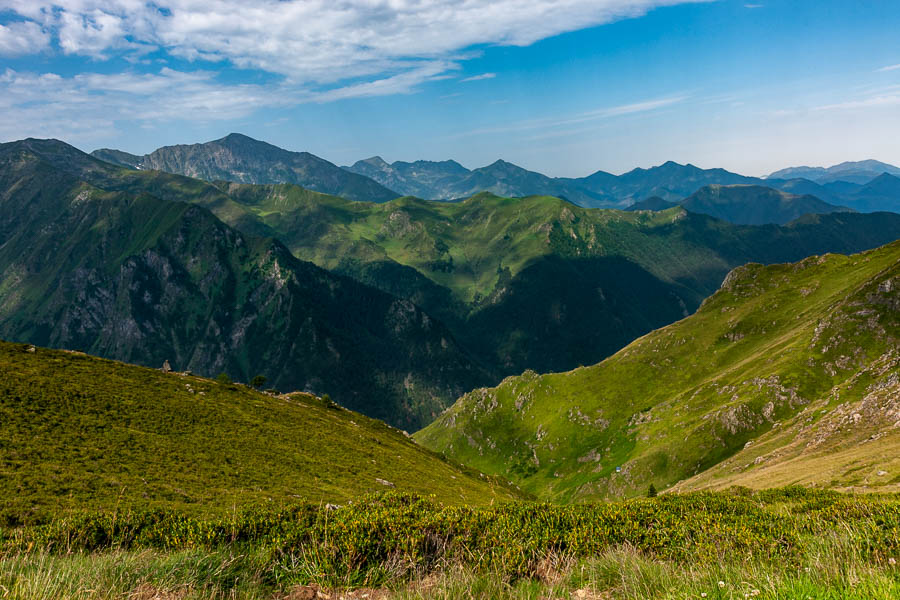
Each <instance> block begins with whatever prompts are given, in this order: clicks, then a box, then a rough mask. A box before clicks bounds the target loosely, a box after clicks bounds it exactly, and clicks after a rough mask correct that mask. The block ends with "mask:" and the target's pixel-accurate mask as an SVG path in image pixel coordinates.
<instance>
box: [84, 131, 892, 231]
mask: <svg viewBox="0 0 900 600" xmlns="http://www.w3.org/2000/svg"><path fill="white" fill-rule="evenodd" d="M93 155H94V156H95V157H96V158H100V159H102V160H106V161H108V162H112V163H115V164H119V165H123V166H128V167H131V168H139V169H156V170H161V171H166V172H170V173H177V174H182V175H188V176H191V177H198V178H201V179H205V180H207V181H230V182H236V183H255V184H273V183H294V184H297V185H301V186H302V187H305V188H307V189H311V190H314V191H319V192H323V193H327V194H332V195H337V196H342V197H345V198H348V199H351V200H368V201H372V202H383V201H386V200H390V199H392V198H396V197H397V196H401V195H404V196H415V197H419V198H424V199H427V200H459V199H463V198H469V197H471V196H473V195H475V194H478V193H480V192H484V191H487V192H491V193H493V194H496V195H500V196H508V197H524V196H533V195H546V196H555V197H559V198H564V199H566V200H569V201H570V202H572V203H574V204H577V205H579V206H584V207H606V208H625V207H627V206H629V205H631V204H634V203H635V202H641V201H643V200H646V199H647V198H650V197H653V196H658V197H660V198H662V199H664V200H667V201H670V202H679V201H681V200H683V199H684V198H687V197H688V196H690V195H692V194H694V193H695V192H697V191H698V190H699V189H701V188H703V187H705V186H710V185H720V186H731V185H754V186H764V187H768V188H774V189H778V190H781V191H784V192H787V193H790V194H796V195H812V196H815V197H816V198H818V199H819V200H821V201H823V202H826V203H829V204H834V205H838V206H845V207H849V208H852V209H854V210H859V211H865V212H873V211H879V210H890V211H895V212H896V211H900V196H898V195H897V194H896V192H895V190H894V189H884V186H879V187H877V189H873V188H869V189H863V188H864V186H866V184H869V183H870V182H871V181H872V180H874V179H875V178H876V177H878V176H879V175H881V174H882V173H884V172H886V173H888V174H889V175H891V176H892V177H893V178H894V179H896V183H900V178H897V177H896V176H897V175H898V174H900V169H898V168H896V167H892V166H891V165H887V164H885V163H878V162H877V161H863V162H861V163H846V164H845V165H844V166H840V165H839V166H838V167H840V169H838V167H833V169H838V173H843V172H847V173H855V175H854V176H852V177H848V179H840V178H836V179H835V178H832V179H829V180H827V181H826V180H823V181H822V182H818V181H813V180H810V179H804V178H802V177H801V175H802V174H803V173H807V174H810V176H814V175H815V173H817V172H815V173H813V172H808V171H803V170H802V169H806V168H797V169H801V170H796V171H795V170H792V169H787V170H783V171H780V172H778V173H776V174H779V175H780V176H779V177H775V176H774V175H776V174H773V175H770V176H769V177H768V178H765V179H762V178H757V177H747V176H744V175H740V174H737V173H732V172H729V171H726V170H725V169H701V168H699V167H696V166H694V165H690V164H688V165H681V164H678V163H675V162H672V161H669V162H666V163H664V164H662V165H659V166H655V167H652V168H649V169H642V168H638V169H633V170H632V171H629V172H627V173H624V174H622V175H613V174H611V173H607V172H605V171H597V172H595V173H593V174H591V175H588V176H586V177H578V178H571V177H548V176H546V175H543V174H541V173H538V172H535V171H529V170H527V169H523V168H521V167H519V166H516V165H514V164H512V163H509V162H507V161H504V160H498V161H496V162H494V163H492V164H490V165H487V166H484V167H480V168H477V169H473V170H469V169H467V168H465V167H463V166H462V165H461V164H459V163H458V162H455V161H452V160H445V161H425V160H419V161H414V162H402V161H397V162H394V163H388V162H386V161H385V160H383V159H382V158H380V157H378V156H375V157H372V158H369V159H366V160H360V161H357V162H356V163H354V164H353V165H351V166H348V167H343V168H338V167H337V166H335V165H333V164H332V163H329V162H328V161H326V160H324V159H321V158H318V157H316V156H314V155H312V154H309V153H306V152H290V151H287V150H283V149H281V148H278V147H276V146H273V145H271V144H267V143H265V142H261V141H257V140H254V139H252V138H249V137H247V136H244V135H241V134H235V133H233V134H230V135H228V136H226V137H224V138H222V139H220V140H215V141H212V142H206V143H202V144H192V145H181V146H166V147H163V148H160V149H158V150H155V151H154V152H151V153H150V154H148V155H144V156H135V155H132V154H128V153H126V152H122V151H120V150H112V149H101V150H96V151H94V152H93ZM841 169H843V170H841ZM860 169H863V170H865V169H870V170H868V171H865V172H866V173H869V174H870V175H871V176H870V177H865V178H861V177H859V175H858V173H859V170H860ZM879 169H883V170H882V171H879ZM341 171H343V173H341ZM876 171H877V172H876ZM798 174H799V175H798ZM835 177H837V175H835ZM773 222H775V221H773Z"/></svg>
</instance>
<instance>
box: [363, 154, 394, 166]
mask: <svg viewBox="0 0 900 600" xmlns="http://www.w3.org/2000/svg"><path fill="white" fill-rule="evenodd" d="M357 164H365V165H370V166H373V167H377V168H379V169H387V168H390V166H391V164H390V163H389V162H388V161H386V160H384V159H383V158H381V157H380V156H378V155H377V154H376V155H375V156H372V157H370V158H364V159H362V160H360V161H357Z"/></svg>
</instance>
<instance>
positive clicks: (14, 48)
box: [0, 21, 50, 56]
mask: <svg viewBox="0 0 900 600" xmlns="http://www.w3.org/2000/svg"><path fill="white" fill-rule="evenodd" d="M49 47H50V35H49V34H48V33H47V32H45V31H43V30H42V29H41V26H40V25H38V24H37V23H33V22H31V21H22V22H16V23H10V24H8V25H3V24H0V56H19V55H22V54H36V53H38V52H43V51H44V50H46V49H47V48H49Z"/></svg>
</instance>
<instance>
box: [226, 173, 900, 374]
mask: <svg viewBox="0 0 900 600" xmlns="http://www.w3.org/2000/svg"><path fill="white" fill-rule="evenodd" d="M220 188H221V190H222V192H223V193H225V194H226V195H227V196H228V198H229V199H230V202H231V203H230V204H227V205H226V204H220V202H219V200H216V201H215V204H210V205H209V206H210V208H211V209H212V210H213V211H214V212H216V214H218V215H219V216H220V217H221V218H223V219H224V220H226V221H228V222H233V223H234V224H235V226H237V227H242V225H241V222H246V221H247V220H248V219H255V220H256V223H257V226H262V227H265V228H267V229H268V230H269V231H271V232H272V234H273V235H276V236H277V237H278V238H279V239H280V240H282V241H283V242H284V243H285V244H286V245H287V246H288V247H289V248H290V249H291V251H292V252H293V253H294V255H295V256H298V257H300V258H302V259H304V260H310V261H312V262H315V263H316V264H318V265H320V266H323V267H325V268H328V269H332V270H335V271H338V272H341V273H344V274H347V275H349V276H351V277H354V278H356V279H359V280H361V281H364V282H365V283H367V284H370V285H374V286H376V287H378V288H380V289H382V290H384V291H387V292H389V293H391V294H393V295H396V296H399V297H403V298H407V299H410V300H411V301H413V302H414V303H416V304H417V305H419V306H422V307H423V308H424V309H425V310H426V311H427V312H428V313H429V314H432V315H435V316H437V317H438V318H440V319H441V321H443V322H444V323H446V324H447V325H448V327H450V329H451V330H452V331H453V332H454V335H455V337H456V339H458V340H459V341H460V342H461V343H462V344H463V345H464V346H466V347H467V348H469V349H470V351H471V352H472V353H473V354H475V355H476V356H478V357H479V358H480V360H481V362H482V364H484V365H485V366H487V367H488V368H489V369H491V370H492V371H493V372H494V373H497V374H500V375H509V374H514V373H516V374H517V373H521V372H522V371H523V370H525V369H527V368H532V369H535V370H540V371H559V370H567V369H571V368H573V367H575V366H578V365H579V364H592V363H595V362H597V361H599V360H602V359H603V358H605V357H606V356H608V355H610V354H611V353H613V352H615V351H616V350H618V349H619V348H621V347H622V346H624V345H625V344H627V343H628V342H630V341H631V340H633V339H634V338H636V337H638V336H640V335H643V334H645V333H647V332H648V331H651V330H652V329H654V328H657V327H661V326H663V325H666V324H668V323H671V322H672V321H675V320H677V319H680V318H682V317H684V316H686V315H687V314H689V313H690V312H692V311H694V310H695V309H696V308H697V307H698V306H699V305H700V302H701V301H702V300H703V298H705V297H706V296H708V295H709V294H711V293H713V292H714V291H715V290H716V289H717V288H718V287H719V285H720V284H721V282H722V279H723V278H724V277H725V275H726V274H727V273H728V271H729V270H730V269H732V268H734V267H735V266H737V265H740V264H743V263H746V262H749V261H757V262H765V263H771V262H784V261H790V260H799V259H800V258H803V257H805V256H809V255H811V254H817V253H823V252H858V251H860V250H864V249H868V248H871V247H874V246H877V245H880V244H884V243H887V242H890V241H893V240H895V239H897V238H898V237H900V215H892V214H880V215H856V214H834V215H817V216H809V217H804V218H803V219H800V220H798V221H796V222H794V223H791V224H790V225H787V226H783V227H776V226H763V227H750V226H737V225H731V224H729V223H724V222H722V221H718V220H715V219H713V218H710V217H708V216H705V215H698V214H692V213H689V212H685V211H684V210H682V209H680V208H674V209H671V210H667V211H663V212H658V213H636V212H625V211H617V210H602V209H585V208H580V207H577V206H575V205H573V204H571V203H569V202H566V201H565V200H561V199H558V198H551V197H546V196H533V197H527V198H515V199H513V198H501V197H498V196H493V195H490V194H479V195H477V196H473V197H472V198H469V199H467V200H464V201H462V202H456V203H443V202H429V201H424V200H418V199H415V198H401V199H398V200H394V201H391V202H387V203H383V204H372V203H365V202H349V201H347V200H343V199H340V198H335V197H329V196H325V195H322V194H316V193H314V192H310V191H308V190H304V189H302V188H298V187H296V186H289V185H280V186H248V185H238V184H224V183H223V184H220ZM235 205H236V206H237V207H238V208H237V209H236V208H234V206H235ZM220 207H221V208H220Z"/></svg>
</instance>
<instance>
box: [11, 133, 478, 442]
mask: <svg viewBox="0 0 900 600" xmlns="http://www.w3.org/2000/svg"><path fill="white" fill-rule="evenodd" d="M72 150H73V151H74V149H72ZM0 211H2V213H3V214H4V215H8V218H5V219H4V220H3V222H2V223H0V266H2V273H3V276H2V278H0V306H2V310H0V336H2V337H5V338H7V339H12V340H17V341H28V342H31V343H35V344H40V345H47V346H55V347H62V348H70V349H78V350H84V351H90V352H93V353H96V354H100V355H103V356H106V357H111V358H116V359H120V360H126V361H130V362H136V363H139V364H145V365H151V366H159V365H161V364H162V363H163V361H164V360H169V361H171V362H172V364H173V366H174V367H175V368H176V369H190V370H193V371H196V372H198V373H201V374H205V375H215V374H217V373H219V372H222V371H225V372H228V373H230V374H231V375H232V377H236V378H239V379H243V380H248V379H249V378H250V377H252V376H253V375H255V374H257V373H262V374H264V375H266V376H267V378H268V379H269V381H270V382H271V383H272V384H273V385H275V386H276V387H278V388H280V389H284V390H290V389H302V390H308V391H313V392H317V393H326V392H327V393H330V394H331V395H333V396H334V397H335V399H336V400H338V401H340V402H342V403H344V404H345V405H347V406H349V407H352V408H355V409H359V410H361V411H362V412H365V413H367V414H369V415H372V416H376V417H379V418H382V419H385V420H387V421H389V422H392V423H395V424H398V425H401V426H403V427H408V428H414V427H416V426H418V425H420V424H422V423H424V422H427V421H428V420H430V419H431V418H432V417H433V415H434V414H436V412H438V411H440V410H441V408H443V406H445V405H446V403H448V402H449V400H451V399H452V398H453V397H455V395H457V394H460V393H462V392H463V391H465V390H466V389H470V386H471V385H473V384H477V382H478V381H482V382H483V381H484V374H483V373H482V372H481V371H480V370H479V369H478V368H476V367H475V366H474V365H473V363H472V361H471V360H470V359H469V358H468V357H467V355H466V353H465V352H463V351H462V350H460V348H459V347H458V345H457V344H456V342H455V341H454V338H453V336H452V335H451V334H450V332H449V331H448V330H447V329H446V328H445V327H444V326H443V325H442V324H441V323H440V322H439V321H436V320H435V319H433V318H431V317H430V316H428V315H427V314H425V313H424V312H422V311H421V310H420V309H419V308H418V307H416V306H415V305H413V304H412V303H411V302H409V301H408V300H402V299H398V298H395V297H393V296H390V295H388V294H386V293H383V292H380V291H378V290H375V289H374V288H371V287H368V286H366V285H363V284H361V283H358V282H356V281H353V280H351V279H349V278H346V277H342V276H338V275H334V274H332V273H329V272H327V271H325V270H323V269H321V268H319V267H316V266H314V265H312V264H311V263H306V262H303V261H299V260H297V259H296V258H294V257H293V256H292V255H291V254H290V252H289V251H288V250H287V249H286V248H285V247H284V246H283V245H281V244H280V243H278V242H277V241H273V240H271V239H263V238H254V237H248V236H246V235H244V234H242V233H240V232H238V231H236V230H234V229H232V228H230V227H228V226H227V225H225V224H223V223H222V222H221V221H219V220H218V219H216V218H215V217H214V216H213V215H212V214H210V213H209V212H208V211H207V210H205V209H203V208H200V207H198V206H192V205H189V204H183V203H175V202H166V201H163V200H160V199H158V198H155V197H153V196H149V195H141V196H136V197H135V196H131V195H129V194H126V193H124V192H117V191H112V192H111V191H106V190H103V189H100V188H96V187H93V186H91V185H89V184H87V183H84V182H83V181H79V180H78V179H77V178H75V177H73V176H72V175H69V174H67V173H63V172H60V171H59V170H58V169H56V168H55V167H54V166H52V165H50V164H48V163H47V162H46V161H45V160H43V159H42V158H41V157H39V156H37V155H35V154H34V153H33V152H31V151H30V150H29V149H28V148H27V147H26V146H22V145H19V146H16V145H4V146H3V147H2V148H0Z"/></svg>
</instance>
